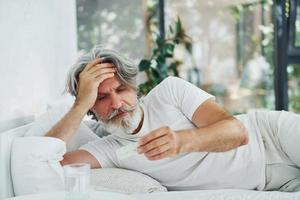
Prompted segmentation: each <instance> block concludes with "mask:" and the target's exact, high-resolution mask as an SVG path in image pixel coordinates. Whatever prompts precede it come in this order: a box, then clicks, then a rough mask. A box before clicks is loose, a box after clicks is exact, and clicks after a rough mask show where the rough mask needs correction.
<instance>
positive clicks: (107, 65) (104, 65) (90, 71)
mask: <svg viewBox="0 0 300 200" xmlns="http://www.w3.org/2000/svg"><path fill="white" fill-rule="evenodd" d="M104 68H115V66H114V65H113V64H110V63H103V64H97V65H94V66H93V67H92V68H90V69H89V70H87V72H88V73H93V72H94V71H97V70H99V69H104Z"/></svg>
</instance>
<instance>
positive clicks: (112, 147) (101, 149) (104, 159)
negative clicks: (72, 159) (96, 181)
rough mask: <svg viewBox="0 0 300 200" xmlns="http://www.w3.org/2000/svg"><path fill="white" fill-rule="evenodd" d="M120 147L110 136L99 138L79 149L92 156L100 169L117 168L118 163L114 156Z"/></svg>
mask: <svg viewBox="0 0 300 200" xmlns="http://www.w3.org/2000/svg"><path fill="white" fill-rule="evenodd" d="M120 147H121V146H120V145H119V143H118V142H117V141H115V140H114V138H113V137H111V136H106V137H103V138H99V139H97V140H95V141H92V142H89V143H87V144H85V145H83V146H81V147H80V148H79V149H82V150H85V151H87V152H89V153H90V154H92V155H93V156H94V157H95V158H96V159H97V160H98V162H99V163H100V165H101V167H102V168H113V167H119V162H118V159H117V156H116V150H117V149H118V148H120Z"/></svg>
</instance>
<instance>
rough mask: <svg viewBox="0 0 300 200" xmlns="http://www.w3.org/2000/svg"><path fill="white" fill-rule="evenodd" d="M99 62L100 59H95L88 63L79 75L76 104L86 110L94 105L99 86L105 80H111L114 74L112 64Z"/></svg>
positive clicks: (114, 70)
mask: <svg viewBox="0 0 300 200" xmlns="http://www.w3.org/2000/svg"><path fill="white" fill-rule="evenodd" d="M101 61H102V59H101V58H97V59H95V60H93V61H91V62H89V63H88V64H87V65H86V67H85V68H84V70H83V71H82V72H81V73H80V74H79V84H78V89H77V90H78V94H77V97H76V103H77V104H78V105H81V106H83V107H84V109H87V110H89V109H90V108H92V107H93V105H94V104H95V101H96V99H97V93H98V86H99V84H100V83H102V82H103V81H104V80H105V79H108V78H112V77H113V76H114V74H115V72H116V68H115V67H114V65H113V64H112V63H101Z"/></svg>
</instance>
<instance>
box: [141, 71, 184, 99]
mask: <svg viewBox="0 0 300 200" xmlns="http://www.w3.org/2000/svg"><path fill="white" fill-rule="evenodd" d="M182 81H184V80H183V79H181V78H178V77H175V76H168V77H167V78H165V79H164V80H162V81H161V82H160V83H159V84H158V85H157V86H155V87H154V88H153V89H152V90H151V91H150V92H149V93H148V94H147V96H151V95H152V94H153V93H157V92H162V91H165V90H170V88H171V87H172V86H173V85H175V84H177V83H178V82H182Z"/></svg>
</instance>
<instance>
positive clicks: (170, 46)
mask: <svg viewBox="0 0 300 200" xmlns="http://www.w3.org/2000/svg"><path fill="white" fill-rule="evenodd" d="M152 35H154V38H153V41H154V48H153V49H152V53H151V56H150V58H149V59H142V60H141V61H140V63H139V70H140V71H142V72H145V73H146V75H147V79H148V80H146V81H145V82H144V83H142V84H140V85H139V89H140V92H141V93H142V94H147V93H148V92H149V91H150V90H151V89H152V88H153V87H155V86H156V85H157V84H159V83H160V82H161V81H162V80H164V79H165V78H166V77H167V76H169V75H173V76H179V73H178V66H179V65H180V64H181V63H182V61H180V60H176V59H175V58H174V49H175V47H176V46H177V45H184V47H185V48H186V50H187V51H188V52H189V53H190V54H191V53H192V40H191V38H190V37H189V36H187V35H186V32H185V30H184V29H183V27H182V23H181V20H180V18H179V17H177V20H176V22H175V25H170V26H169V28H168V33H167V34H166V35H167V37H166V38H163V37H162V36H161V35H159V34H152Z"/></svg>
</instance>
